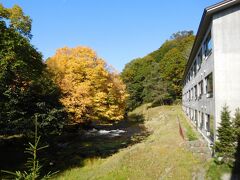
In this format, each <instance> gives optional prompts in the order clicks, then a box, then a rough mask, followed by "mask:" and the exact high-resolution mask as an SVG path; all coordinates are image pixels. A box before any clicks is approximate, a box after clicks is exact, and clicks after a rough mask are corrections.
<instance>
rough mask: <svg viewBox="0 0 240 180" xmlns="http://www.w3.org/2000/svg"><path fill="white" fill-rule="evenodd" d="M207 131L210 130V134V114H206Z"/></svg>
mask: <svg viewBox="0 0 240 180" xmlns="http://www.w3.org/2000/svg"><path fill="white" fill-rule="evenodd" d="M206 131H207V132H209V135H210V115H209V114H206Z"/></svg>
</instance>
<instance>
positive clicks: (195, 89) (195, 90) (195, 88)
mask: <svg viewBox="0 0 240 180" xmlns="http://www.w3.org/2000/svg"><path fill="white" fill-rule="evenodd" d="M194 92H195V95H194V97H195V100H196V99H197V85H195V86H194Z"/></svg>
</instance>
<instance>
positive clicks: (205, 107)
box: [182, 24, 215, 140]
mask: <svg viewBox="0 0 240 180" xmlns="http://www.w3.org/2000/svg"><path fill="white" fill-rule="evenodd" d="M210 32H211V24H210V26H209V28H208V30H207V32H206V34H205V37H204V39H203V41H202V44H201V46H200V48H199V49H198V53H197V54H196V57H195V60H196V59H197V56H198V54H199V52H200V50H201V49H202V64H201V68H200V69H199V71H198V72H197V73H196V76H194V77H192V79H191V80H190V81H189V82H188V83H186V84H185V86H184V88H183V91H182V93H183V98H182V100H183V101H182V102H183V110H184V111H185V112H186V114H187V116H188V117H189V118H190V119H192V122H193V124H194V125H196V126H198V127H197V128H198V130H199V131H200V132H201V133H202V135H203V136H204V137H205V138H206V139H207V140H210V138H209V137H208V136H209V134H207V132H208V131H207V129H206V125H205V123H206V119H205V115H206V114H209V115H211V116H212V117H213V118H214V108H215V106H214V93H213V97H211V98H209V97H207V92H206V91H205V87H206V81H205V78H206V77H207V76H208V75H209V74H210V73H213V71H214V51H213V50H212V52H211V54H210V55H209V56H207V57H205V56H204V42H205V40H206V38H207V36H208V34H209V33H210ZM193 64H194V62H193V63H192V65H191V66H193ZM190 70H191V68H190ZM188 73H189V72H188ZM186 78H187V77H186ZM213 79H214V73H213ZM200 81H203V88H204V91H203V95H202V97H201V98H198V97H197V98H194V99H189V98H186V93H187V92H188V91H189V90H191V89H192V88H194V86H196V85H197V87H198V91H199V88H200V87H199V86H198V85H199V82H200ZM213 92H215V89H214V87H213ZM194 93H195V92H194ZM189 108H190V109H192V110H194V111H195V110H197V113H198V114H197V119H198V123H197V122H195V121H194V118H192V117H191V116H192V113H190V112H189V111H188V110H189ZM199 113H203V114H204V121H205V122H204V128H203V129H201V128H200V126H199V122H200V118H201V117H200V115H199ZM193 115H195V113H194V114H193ZM211 140H212V139H211Z"/></svg>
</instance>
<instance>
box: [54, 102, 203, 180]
mask: <svg viewBox="0 0 240 180" xmlns="http://www.w3.org/2000/svg"><path fill="white" fill-rule="evenodd" d="M133 113H137V114H143V115H144V117H145V119H146V121H145V126H146V128H147V129H148V131H150V132H151V134H150V135H149V136H148V137H147V138H146V139H145V140H144V141H142V142H141V143H138V144H135V145H133V146H130V147H128V148H125V149H122V150H120V151H119V152H118V153H116V154H114V155H112V156H110V157H108V158H106V159H94V160H89V161H87V162H85V165H84V167H81V168H74V169H71V170H67V171H65V172H63V173H62V174H60V175H59V176H58V177H57V178H56V179H62V180H64V179H66V180H67V179H109V180H110V179H138V180H139V179H140V180H141V179H144V180H146V179H184V180H186V179H192V178H194V177H195V178H196V177H198V178H199V176H200V178H201V179H202V178H204V174H205V170H204V167H205V166H206V161H205V160H204V159H202V158H201V157H200V156H198V155H195V154H192V153H191V152H190V151H189V150H187V148H186V143H185V141H184V140H183V139H182V137H181V136H180V135H179V124H178V121H177V116H179V117H180V121H181V124H182V126H183V129H186V130H187V129H189V128H190V126H189V124H188V122H187V121H186V119H185V117H184V115H183V114H182V111H181V108H180V106H161V107H156V108H149V109H147V108H146V106H141V107H140V108H138V109H136V110H135V112H133ZM192 133H194V132H192Z"/></svg>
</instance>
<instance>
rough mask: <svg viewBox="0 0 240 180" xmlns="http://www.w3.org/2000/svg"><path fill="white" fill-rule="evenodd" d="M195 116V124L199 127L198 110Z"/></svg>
mask: <svg viewBox="0 0 240 180" xmlns="http://www.w3.org/2000/svg"><path fill="white" fill-rule="evenodd" d="M194 115H195V118H194V120H195V124H196V125H197V121H198V113H197V110H195V113H194Z"/></svg>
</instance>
